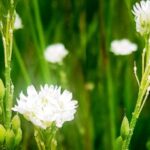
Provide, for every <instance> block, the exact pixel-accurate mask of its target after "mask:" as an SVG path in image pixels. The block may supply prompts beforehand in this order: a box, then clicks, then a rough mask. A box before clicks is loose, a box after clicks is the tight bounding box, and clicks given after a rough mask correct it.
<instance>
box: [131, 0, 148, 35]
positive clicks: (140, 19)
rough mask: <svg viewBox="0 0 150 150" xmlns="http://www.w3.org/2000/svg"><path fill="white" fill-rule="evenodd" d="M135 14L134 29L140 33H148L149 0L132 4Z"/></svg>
mask: <svg viewBox="0 0 150 150" xmlns="http://www.w3.org/2000/svg"><path fill="white" fill-rule="evenodd" d="M132 12H133V14H134V15H135V22H136V30H137V32H139V33H140V34H141V35H147V34H150V0H147V1H144V0H142V1H141V2H140V3H136V4H135V5H134V6H133V11H132Z"/></svg>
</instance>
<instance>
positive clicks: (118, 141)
mask: <svg viewBox="0 0 150 150" xmlns="http://www.w3.org/2000/svg"><path fill="white" fill-rule="evenodd" d="M122 144H123V140H122V137H121V136H119V137H118V138H117V139H116V141H115V150H121V149H122Z"/></svg>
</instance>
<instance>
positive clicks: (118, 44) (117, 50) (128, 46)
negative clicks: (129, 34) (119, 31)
mask: <svg viewBox="0 0 150 150" xmlns="http://www.w3.org/2000/svg"><path fill="white" fill-rule="evenodd" d="M136 50H137V45H136V44H134V43H131V42H130V41H129V40H128V39H122V40H114V41H112V42H111V52H113V53H114V54H115V55H129V54H131V53H132V52H134V51H136Z"/></svg>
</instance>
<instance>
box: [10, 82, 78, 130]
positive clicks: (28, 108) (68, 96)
mask: <svg viewBox="0 0 150 150" xmlns="http://www.w3.org/2000/svg"><path fill="white" fill-rule="evenodd" d="M76 108H77V101H75V100H72V93H71V92H69V91H67V90H65V91H63V92H62V93H61V88H60V87H57V86H53V85H51V86H48V85H47V84H46V85H45V86H41V89H40V91H39V92H37V91H36V89H35V88H34V86H33V85H31V86H29V87H28V88H27V96H25V95H24V94H23V93H22V92H21V93H20V98H19V99H18V100H17V105H16V106H15V107H14V108H12V110H14V111H17V112H19V113H20V114H22V115H23V116H24V117H25V118H26V119H27V120H29V121H31V122H32V123H33V124H34V125H36V126H39V127H41V128H43V129H46V128H48V127H50V125H51V124H52V122H54V123H55V124H56V126H57V127H58V128H60V127H62V125H63V123H64V122H65V121H71V120H73V119H74V114H75V112H76Z"/></svg>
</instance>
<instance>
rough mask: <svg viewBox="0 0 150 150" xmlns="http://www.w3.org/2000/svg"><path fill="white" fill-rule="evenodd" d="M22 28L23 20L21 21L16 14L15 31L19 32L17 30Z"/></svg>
mask: <svg viewBox="0 0 150 150" xmlns="http://www.w3.org/2000/svg"><path fill="white" fill-rule="evenodd" d="M21 28H23V25H22V20H21V18H20V16H19V15H18V14H17V13H16V16H15V23H14V29H16V30H17V29H21Z"/></svg>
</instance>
